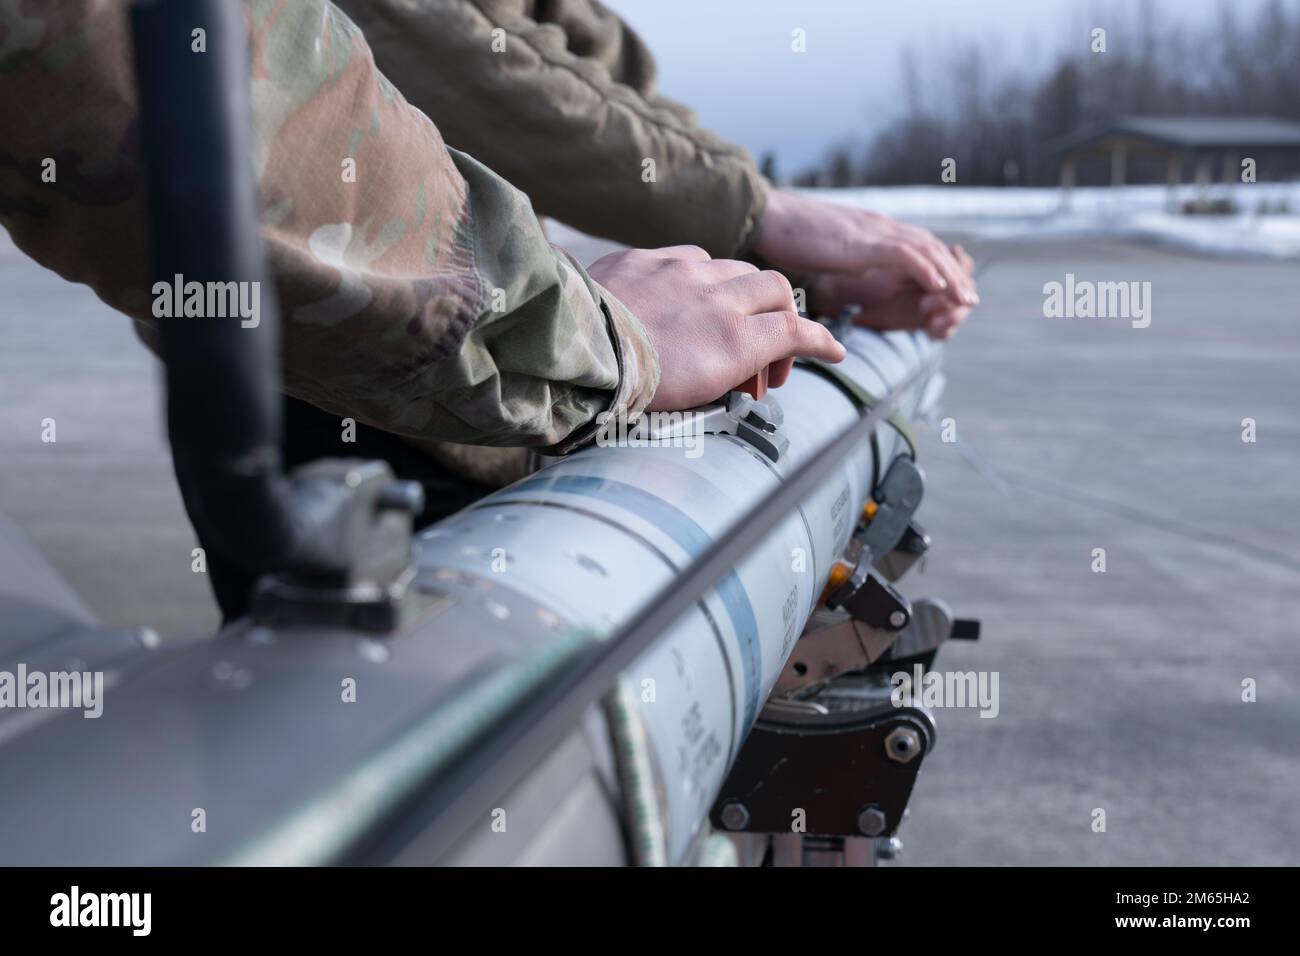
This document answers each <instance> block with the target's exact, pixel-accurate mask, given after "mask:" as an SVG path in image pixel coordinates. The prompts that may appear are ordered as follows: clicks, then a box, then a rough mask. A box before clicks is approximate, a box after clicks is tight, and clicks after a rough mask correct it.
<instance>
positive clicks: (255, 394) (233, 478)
mask: <svg viewBox="0 0 1300 956" xmlns="http://www.w3.org/2000/svg"><path fill="white" fill-rule="evenodd" d="M243 10H244V8H243V5H242V4H240V3H236V2H233V0H137V2H136V3H134V4H133V5H132V10H131V29H132V37H133V41H134V45H135V66H136V79H137V87H138V91H139V101H140V134H141V140H142V145H143V151H144V159H145V165H146V171H147V178H148V189H149V210H150V218H149V224H150V228H151V230H152V248H153V265H154V271H153V278H154V281H155V283H165V284H166V285H167V286H169V287H170V289H171V290H177V289H179V290H181V291H182V292H183V291H184V290H185V289H186V288H187V287H188V288H191V289H192V288H194V287H193V286H187V284H188V283H201V284H204V287H205V288H206V284H207V283H222V284H225V283H231V282H233V283H237V284H238V285H237V286H236V287H235V288H236V289H238V290H239V293H241V294H243V295H244V299H243V301H244V302H246V303H251V302H254V301H255V302H256V306H257V308H256V319H257V322H256V324H255V325H252V324H251V323H252V320H251V318H250V317H249V316H247V315H245V314H243V313H236V314H233V315H232V314H229V312H230V310H229V309H228V308H223V309H222V311H225V312H226V313H227V314H225V315H211V314H207V311H208V310H207V308H206V306H207V305H208V304H209V303H208V300H207V297H206V296H205V300H204V301H205V309H204V314H202V315H185V314H184V309H183V301H182V302H177V301H176V297H175V296H172V297H171V299H170V303H169V306H168V309H169V311H170V313H171V317H165V318H161V319H160V321H159V326H160V329H161V336H162V353H163V360H164V362H165V364H166V368H167V370H166V385H167V421H168V434H169V437H170V439H171V447H172V456H173V459H174V464H175V469H176V476H177V479H178V481H179V483H180V487H181V492H182V495H183V497H184V499H185V505H186V508H187V510H188V511H189V514H190V518H191V520H192V521H193V523H194V525H195V528H196V530H197V531H198V532H199V535H200V537H201V538H202V539H203V541H204V543H205V545H208V543H209V542H211V545H210V546H213V547H216V548H218V549H219V550H220V551H221V553H222V554H223V556H225V557H226V558H227V559H228V560H231V561H233V562H235V563H236V564H238V565H239V566H241V567H243V568H245V569H246V570H248V571H249V572H252V573H260V572H264V571H269V570H275V569H279V568H284V567H286V566H288V565H290V564H291V563H293V562H294V561H295V560H297V559H298V558H300V557H301V552H302V543H303V539H304V537H305V536H304V534H303V532H302V529H301V528H300V527H299V522H298V521H297V520H296V518H295V512H294V508H293V507H292V506H291V505H290V503H289V493H288V488H287V482H286V480H285V478H284V475H283V471H282V468H281V463H280V455H279V434H280V400H279V396H278V386H279V381H280V379H279V365H278V313H277V308H276V301H275V290H274V288H273V286H272V284H271V283H270V282H269V281H267V279H268V275H267V270H266V267H265V263H264V259H263V251H262V245H261V242H260V240H259V234H258V200H257V189H256V183H255V182H254V178H253V168H252V151H251V148H250V139H251V134H250V120H251V109H250V98H249V71H248V54H247V49H246V47H247V34H246V30H245V27H244V22H243ZM197 31H202V32H201V33H199V32H197ZM223 288H230V287H227V286H223ZM155 289H156V287H155ZM254 297H255V298H254ZM155 301H157V295H156V296H155ZM225 301H226V304H227V305H229V302H230V300H229V299H228V298H227V299H226V300H225ZM235 301H239V300H238V299H237V298H236V299H235ZM155 314H156V313H155Z"/></svg>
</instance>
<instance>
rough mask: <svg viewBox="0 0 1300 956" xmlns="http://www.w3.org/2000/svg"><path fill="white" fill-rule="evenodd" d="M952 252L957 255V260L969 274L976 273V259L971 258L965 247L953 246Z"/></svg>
mask: <svg viewBox="0 0 1300 956" xmlns="http://www.w3.org/2000/svg"><path fill="white" fill-rule="evenodd" d="M952 254H953V255H955V256H956V257H957V261H958V262H960V263H961V267H962V268H963V269H965V270H966V272H967V274H969V275H973V274H974V272H975V260H974V259H972V258H971V255H970V253H969V252H967V251H966V250H965V249H963V248H962V247H961V246H960V245H956V246H953V247H952Z"/></svg>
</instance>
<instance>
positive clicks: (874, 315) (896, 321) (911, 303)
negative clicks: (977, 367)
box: [853, 293, 952, 332]
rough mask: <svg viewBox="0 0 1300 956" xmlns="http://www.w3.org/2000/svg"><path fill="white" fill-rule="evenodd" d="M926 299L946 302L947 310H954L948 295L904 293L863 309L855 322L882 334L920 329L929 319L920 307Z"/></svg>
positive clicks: (855, 317)
mask: <svg viewBox="0 0 1300 956" xmlns="http://www.w3.org/2000/svg"><path fill="white" fill-rule="evenodd" d="M925 298H934V299H937V300H939V301H942V302H946V303H947V306H946V308H952V301H951V300H950V299H949V298H948V297H947V296H946V295H934V296H925V297H923V296H920V295H919V294H917V293H904V294H901V295H896V296H894V297H893V298H890V299H886V300H885V301H884V302H881V303H880V304H879V305H875V306H872V307H871V308H869V309H863V310H862V311H861V312H859V313H858V314H857V315H856V316H854V318H853V321H854V322H855V323H856V324H857V325H865V326H867V327H868V328H872V329H878V330H880V331H882V332H886V331H889V330H891V329H919V328H921V327H922V326H924V325H925V323H926V319H927V316H926V314H925V312H924V311H923V310H922V309H921V306H920V303H921V302H922V301H923V300H924V299H925Z"/></svg>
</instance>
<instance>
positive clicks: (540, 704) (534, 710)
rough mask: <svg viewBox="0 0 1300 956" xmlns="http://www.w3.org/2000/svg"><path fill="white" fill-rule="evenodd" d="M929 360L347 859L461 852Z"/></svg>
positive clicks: (423, 787)
mask: <svg viewBox="0 0 1300 956" xmlns="http://www.w3.org/2000/svg"><path fill="white" fill-rule="evenodd" d="M935 364H936V363H935V361H934V360H931V361H930V362H927V363H925V364H924V365H922V366H921V367H920V368H918V369H917V370H916V371H915V372H914V373H913V374H911V375H909V376H908V377H907V378H905V379H904V380H903V381H901V382H899V383H897V385H896V386H895V387H894V389H893V391H892V392H890V394H889V395H888V396H886V397H884V398H880V399H876V400H874V401H872V402H871V403H870V404H869V405H868V406H867V407H866V408H865V411H864V413H863V415H862V416H861V417H860V418H859V419H858V420H857V421H855V422H854V423H853V424H852V425H850V426H849V427H848V428H846V429H845V430H844V431H843V432H841V433H840V434H839V435H838V436H837V437H836V438H834V439H832V440H831V441H830V442H828V443H827V444H826V445H825V446H823V447H822V448H820V449H818V450H817V451H816V452H814V453H813V454H812V455H810V456H809V457H808V458H807V459H805V460H804V461H803V462H802V463H801V464H800V465H799V466H798V467H796V468H795V469H794V471H792V472H791V473H790V475H789V476H787V477H786V479H785V480H784V481H783V482H782V483H781V484H780V485H778V486H777V487H776V489H775V490H774V491H773V492H772V493H771V494H770V495H764V496H762V497H761V498H760V499H759V500H758V501H757V502H756V503H755V504H754V506H753V507H752V508H751V509H750V510H749V511H748V512H747V513H746V514H745V515H744V516H743V517H742V518H740V519H739V520H738V521H736V522H735V524H733V525H732V526H731V528H729V529H728V530H727V531H726V532H725V533H724V534H723V535H721V536H720V537H719V538H716V539H715V540H714V541H713V543H712V544H711V545H710V546H709V547H708V548H707V549H706V550H705V551H704V553H703V554H701V555H699V556H698V557H697V558H696V559H695V560H694V561H693V562H692V563H691V564H690V565H689V566H688V567H687V568H685V569H684V570H683V571H682V572H681V573H680V574H678V575H677V576H676V577H674V578H673V579H672V580H670V581H668V582H666V583H665V584H664V585H663V587H661V588H660V589H659V590H658V591H656V593H655V594H654V595H652V596H651V597H650V599H649V600H647V601H645V602H644V603H642V604H641V605H640V606H639V607H638V608H637V609H636V611H635V612H634V613H633V614H632V615H631V617H630V618H629V619H628V621H627V623H626V624H624V625H623V627H621V628H620V629H619V630H618V631H617V632H615V633H614V634H612V635H609V636H608V637H605V638H604V639H598V640H592V641H590V642H588V643H587V644H585V645H584V646H583V647H582V648H581V649H580V650H578V651H577V652H576V653H575V654H574V656H573V658H572V660H571V661H569V662H567V663H566V664H565V666H563V667H561V668H560V669H559V670H558V671H557V673H556V675H555V678H554V679H553V680H551V681H548V682H546V683H544V684H542V685H541V686H540V687H538V688H537V690H536V692H535V693H530V694H528V695H526V696H525V697H524V699H523V700H522V701H521V703H520V705H519V706H518V707H515V708H513V709H511V710H509V711H507V712H505V713H503V714H501V715H500V716H499V717H496V718H494V719H493V720H492V721H491V723H489V724H488V725H487V726H486V727H485V728H483V730H482V732H481V733H479V734H476V735H475V739H474V741H473V743H472V745H469V746H462V747H460V748H458V751H457V752H456V753H455V755H454V756H451V757H450V758H449V759H448V760H447V762H446V763H444V764H441V765H440V766H439V768H438V770H437V771H435V772H433V774H432V775H431V777H429V778H426V779H424V780H422V781H420V782H419V785H418V787H417V789H418V799H415V800H412V801H411V802H409V803H406V804H405V805H404V807H403V810H402V812H401V813H400V814H396V815H392V816H390V817H389V818H388V819H387V820H386V823H387V824H388V826H387V827H385V828H382V829H386V830H387V831H388V832H387V833H386V834H385V833H383V832H382V830H375V829H372V830H371V831H370V834H369V835H368V837H363V838H362V839H361V840H359V841H358V842H357V843H356V844H354V846H353V848H352V849H351V851H350V852H348V853H347V854H346V859H345V861H344V862H350V863H381V862H385V860H387V859H390V858H391V857H392V856H393V855H395V853H396V850H397V849H398V848H400V846H401V843H402V835H403V834H406V835H408V836H409V835H410V834H413V833H418V834H419V835H420V846H421V850H422V852H423V854H424V858H425V859H427V860H431V861H436V860H438V859H439V858H440V857H442V856H444V855H445V854H446V853H447V852H448V851H449V850H450V849H452V848H453V847H454V846H455V845H456V844H457V842H458V841H459V840H460V839H462V838H463V837H464V835H465V834H466V833H467V832H468V831H469V829H470V828H471V827H472V826H474V824H475V823H476V822H478V821H480V820H481V819H482V816H483V812H484V807H491V806H494V804H493V802H492V801H494V800H499V799H500V798H501V796H502V795H503V794H505V793H507V792H509V790H510V789H511V788H512V787H514V786H515V785H517V784H518V782H519V780H520V779H522V777H523V776H524V775H525V774H526V773H528V772H529V771H530V770H531V769H532V768H533V767H535V766H536V765H537V763H538V762H539V761H540V760H542V759H543V758H544V757H545V756H546V755H547V754H549V753H550V752H552V751H553V750H554V748H555V747H556V746H558V745H559V743H560V742H561V741H562V740H563V739H564V737H565V735H566V734H568V733H570V732H572V730H573V728H574V727H575V726H576V725H577V724H578V723H579V722H580V720H581V719H582V715H583V714H584V713H585V712H586V711H587V708H589V707H591V706H592V705H593V704H595V703H596V702H597V701H598V700H600V699H601V698H602V697H603V696H604V695H605V694H606V693H608V691H609V689H610V688H611V687H613V686H614V684H615V682H616V681H617V680H618V677H619V675H620V674H622V673H623V672H624V671H625V670H627V669H628V667H630V666H631V665H632V664H633V663H635V662H636V660H637V658H639V657H640V656H641V655H642V654H644V653H645V652H646V651H647V650H649V649H650V647H652V646H653V645H654V643H655V641H657V640H658V639H659V638H660V637H661V636H662V635H663V634H664V633H665V632H666V631H667V630H668V629H669V628H670V627H672V626H673V624H675V623H676V622H677V620H678V619H679V618H680V617H681V616H682V615H683V614H685V613H686V612H687V611H688V610H690V609H691V608H692V607H694V606H695V605H696V604H697V603H698V602H699V601H701V600H703V599H704V597H705V596H706V595H707V594H708V593H709V591H710V590H712V589H713V588H714V587H716V586H717V583H718V581H720V580H721V579H722V578H723V577H725V576H726V574H727V573H728V572H730V571H731V570H733V569H734V568H735V567H736V565H737V564H739V563H741V562H742V561H744V559H745V558H746V557H747V556H748V555H750V554H752V553H753V551H754V548H755V547H756V546H758V545H759V544H760V543H761V542H762V540H763V538H764V537H765V536H766V535H768V534H770V533H771V531H772V529H773V528H775V527H776V526H777V525H779V524H780V523H781V522H783V521H785V520H787V519H788V518H789V516H790V515H791V514H792V513H793V512H794V511H795V509H797V508H798V507H799V506H800V505H801V504H803V502H805V501H806V500H807V499H808V497H809V496H810V495H812V494H813V493H814V492H815V491H816V490H817V488H818V487H820V485H821V484H822V482H824V481H825V480H826V475H827V473H828V472H830V471H832V470H833V469H835V468H836V467H838V466H839V465H840V464H841V463H842V462H844V461H845V460H846V459H847V458H848V457H849V456H850V455H852V454H854V453H855V452H856V451H857V450H858V449H860V448H861V447H862V446H863V444H865V443H867V442H868V441H870V440H871V437H872V435H873V434H874V433H875V430H876V428H877V427H878V426H879V425H880V423H881V422H884V421H887V420H888V418H889V416H890V414H891V413H892V412H893V411H894V409H895V407H896V406H897V404H898V401H899V399H900V398H901V396H902V395H904V394H906V393H907V392H909V391H910V390H911V389H913V388H915V387H916V386H917V385H918V384H920V383H921V382H923V381H924V380H925V378H926V377H927V376H928V375H930V374H931V373H932V372H933V369H934V366H935Z"/></svg>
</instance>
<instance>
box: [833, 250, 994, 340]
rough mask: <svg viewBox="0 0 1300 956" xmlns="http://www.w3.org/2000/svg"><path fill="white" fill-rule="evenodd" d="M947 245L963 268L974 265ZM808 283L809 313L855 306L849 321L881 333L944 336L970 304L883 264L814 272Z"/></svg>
mask: <svg viewBox="0 0 1300 956" xmlns="http://www.w3.org/2000/svg"><path fill="white" fill-rule="evenodd" d="M951 250H952V254H953V255H954V256H956V257H957V261H958V262H960V263H961V264H962V267H963V268H965V269H967V270H973V269H974V267H975V261H974V260H973V259H972V258H971V257H970V256H969V255H968V254H967V253H966V250H965V249H963V248H962V247H961V246H952V247H951ZM811 286H812V287H811V288H810V289H808V290H807V294H808V302H809V309H810V311H812V312H813V313H815V314H819V315H830V316H834V315H839V314H840V313H841V311H842V310H843V309H845V308H849V307H854V308H855V309H856V312H857V314H856V315H855V316H854V317H853V321H854V322H856V323H857V324H859V325H866V326H869V327H870V328H873V329H879V330H881V331H882V332H886V331H890V330H892V329H922V330H924V331H925V333H926V334H927V335H929V336H930V337H931V338H935V339H948V338H951V337H952V335H953V333H954V332H956V331H957V329H958V327H960V326H961V324H962V323H963V322H965V321H966V319H967V318H968V317H969V316H970V313H971V308H970V306H965V305H956V304H954V302H953V300H952V298H951V297H950V296H949V295H947V294H946V293H942V292H940V293H934V292H922V291H921V288H920V287H919V286H918V285H917V284H916V282H915V281H913V280H912V279H911V278H910V277H909V276H907V275H906V274H904V273H902V272H900V271H899V270H897V269H893V268H890V267H887V266H882V267H880V268H876V269H869V270H867V271H866V272H865V273H863V274H862V275H858V276H851V275H836V274H834V273H823V274H822V275H818V276H815V277H813V280H812V283H811Z"/></svg>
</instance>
